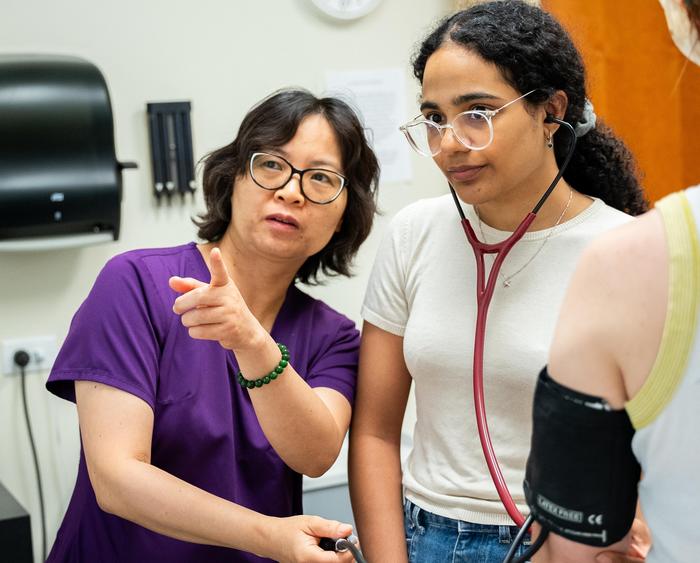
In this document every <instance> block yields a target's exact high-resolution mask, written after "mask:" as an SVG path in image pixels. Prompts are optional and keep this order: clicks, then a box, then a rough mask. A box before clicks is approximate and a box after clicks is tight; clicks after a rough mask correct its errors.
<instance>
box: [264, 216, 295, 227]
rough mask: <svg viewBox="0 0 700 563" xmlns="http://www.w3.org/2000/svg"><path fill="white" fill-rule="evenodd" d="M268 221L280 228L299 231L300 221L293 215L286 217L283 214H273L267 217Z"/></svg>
mask: <svg viewBox="0 0 700 563" xmlns="http://www.w3.org/2000/svg"><path fill="white" fill-rule="evenodd" d="M265 220H266V221H270V222H272V223H274V224H275V225H278V226H284V227H285V228H290V229H298V228H299V221H297V220H296V219H295V218H294V217H292V216H291V215H285V214H283V213H273V214H271V215H268V216H267V217H265Z"/></svg>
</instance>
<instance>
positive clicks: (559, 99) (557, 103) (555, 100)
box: [544, 90, 569, 135]
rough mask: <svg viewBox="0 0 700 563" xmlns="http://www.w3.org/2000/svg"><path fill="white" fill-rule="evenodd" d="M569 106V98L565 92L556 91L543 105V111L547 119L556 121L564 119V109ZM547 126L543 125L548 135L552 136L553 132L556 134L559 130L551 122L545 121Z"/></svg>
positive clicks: (557, 126)
mask: <svg viewBox="0 0 700 563" xmlns="http://www.w3.org/2000/svg"><path fill="white" fill-rule="evenodd" d="M568 105H569V98H568V96H567V95H566V92H564V91H563V90H557V91H556V92H554V94H552V95H551V96H550V98H549V100H547V102H546V103H545V104H544V111H545V114H546V115H547V117H549V116H551V117H556V118H557V119H564V115H565V114H566V108H567V107H568ZM546 123H547V124H546V125H545V129H547V131H549V134H550V135H552V134H554V132H556V130H557V129H559V125H558V124H557V123H554V122H551V121H549V120H547V122H546Z"/></svg>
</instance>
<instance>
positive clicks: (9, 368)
mask: <svg viewBox="0 0 700 563" xmlns="http://www.w3.org/2000/svg"><path fill="white" fill-rule="evenodd" d="M19 350H24V351H25V352H27V354H29V363H28V364H27V367H26V371H27V373H29V372H31V371H49V370H50V369H51V366H52V365H53V363H54V360H55V359H56V354H57V352H58V350H57V346H56V337H55V336H35V337H31V338H13V339H11V340H3V341H1V342H0V359H1V360H2V372H3V373H4V374H7V375H12V374H19V372H20V369H19V366H17V365H16V364H15V361H14V357H15V353H16V352H18V351H19Z"/></svg>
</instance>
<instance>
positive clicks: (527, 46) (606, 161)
mask: <svg viewBox="0 0 700 563" xmlns="http://www.w3.org/2000/svg"><path fill="white" fill-rule="evenodd" d="M447 42H452V43H454V44H455V45H459V46H461V47H464V48H465V49H467V50H469V51H472V52H474V53H476V54H478V55H479V56H480V57H481V58H482V59H484V60H485V61H488V62H490V63H493V64H494V65H496V67H498V69H499V70H500V71H501V74H502V76H503V78H504V80H505V81H506V82H507V83H508V84H510V85H511V86H512V87H513V88H514V89H515V90H517V91H518V92H520V93H521V94H525V93H526V92H529V91H530V90H537V92H535V93H533V94H531V95H530V96H528V97H527V101H526V103H529V104H533V105H534V104H541V103H544V102H545V101H546V100H547V99H548V98H549V96H550V95H551V94H552V93H553V92H555V91H556V90H562V91H563V92H565V93H566V95H567V97H568V100H569V103H568V106H567V108H566V114H565V115H564V120H565V121H567V122H568V123H570V124H571V125H575V124H576V123H577V122H578V121H579V120H581V118H582V116H583V110H584V105H585V102H586V97H587V96H586V76H585V69H584V66H583V60H582V58H581V55H580V54H579V52H578V50H577V49H576V46H575V45H574V43H573V41H572V40H571V37H570V36H569V34H568V33H567V32H566V31H565V30H564V28H563V27H562V26H561V25H560V24H559V22H557V21H556V20H555V19H554V18H553V17H552V16H551V15H550V14H548V13H547V12H545V11H544V10H542V9H540V8H538V7H536V6H532V5H530V4H527V3H526V2H523V1H522V0H497V1H491V2H485V3H480V4H476V5H475V6H472V7H471V8H469V9H467V10H462V11H460V12H457V13H455V14H453V15H451V16H448V17H446V18H445V19H443V20H442V21H441V22H440V23H439V24H438V25H437V27H436V28H435V29H434V30H433V32H432V33H430V35H428V37H426V38H425V40H424V41H423V42H422V43H421V44H420V46H419V48H418V50H417V51H416V54H415V55H414V57H413V60H412V63H413V74H414V75H415V77H416V78H417V79H418V80H419V81H420V82H421V83H422V82H423V73H424V72H425V66H426V64H427V62H428V59H429V58H430V56H431V55H432V54H433V53H434V52H435V51H437V50H438V49H439V48H440V47H441V46H442V45H443V44H445V43H447ZM569 142H570V139H569V137H568V135H556V136H555V137H554V154H555V156H556V159H557V163H559V164H561V162H562V160H563V159H564V157H565V156H566V154H567V152H568V146H569ZM564 180H566V181H567V182H568V183H569V184H570V185H571V186H573V187H574V189H576V190H577V191H579V192H581V193H584V194H588V195H591V196H595V197H599V198H601V199H602V200H603V201H605V202H606V203H607V204H609V205H611V206H612V207H615V208H617V209H620V210H621V211H624V212H626V213H629V214H631V215H638V214H640V213H643V212H644V211H646V209H647V201H646V199H645V197H644V193H643V191H642V188H641V186H640V183H639V178H638V176H637V171H636V165H635V162H634V159H633V157H632V154H631V152H630V151H629V149H628V148H627V147H626V146H625V144H624V143H623V142H622V141H621V140H620V139H619V138H618V137H616V136H615V135H614V134H613V132H612V130H611V129H610V128H609V127H607V126H605V125H604V124H603V123H602V122H601V120H600V119H598V122H597V125H596V126H595V128H594V129H592V130H590V131H589V132H588V133H587V134H585V135H584V136H582V137H580V138H579V139H578V141H577V143H576V149H575V151H574V154H573V156H572V158H571V162H570V163H569V166H568V167H567V169H566V172H565V173H564Z"/></svg>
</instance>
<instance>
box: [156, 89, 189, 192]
mask: <svg viewBox="0 0 700 563" xmlns="http://www.w3.org/2000/svg"><path fill="white" fill-rule="evenodd" d="M146 107H147V108H148V129H149V132H150V136H151V164H152V168H153V193H154V195H155V196H156V197H157V198H158V200H159V201H160V199H161V198H162V197H163V196H164V195H165V196H167V197H168V198H171V197H172V196H173V195H174V194H176V193H179V194H180V195H181V196H182V197H184V196H185V194H188V193H194V191H195V189H196V187H197V185H196V182H195V179H194V156H193V152H192V127H191V125H190V107H191V106H190V102H160V103H149V104H147V105H146Z"/></svg>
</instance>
